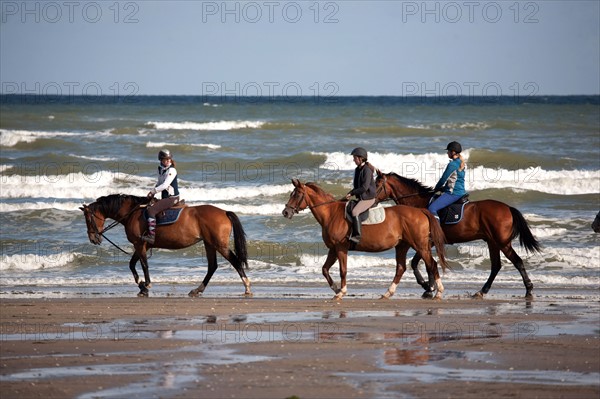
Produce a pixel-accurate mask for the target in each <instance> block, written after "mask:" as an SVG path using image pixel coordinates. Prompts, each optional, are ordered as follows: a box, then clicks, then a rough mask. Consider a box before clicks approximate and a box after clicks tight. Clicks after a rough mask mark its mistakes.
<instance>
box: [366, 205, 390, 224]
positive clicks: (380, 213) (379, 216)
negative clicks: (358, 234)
mask: <svg viewBox="0 0 600 399" xmlns="http://www.w3.org/2000/svg"><path fill="white" fill-rule="evenodd" d="M384 221H385V208H384V207H383V206H381V205H377V206H376V207H374V208H371V209H369V218H368V219H367V220H365V221H364V222H362V224H363V225H365V224H379V223H383V222H384Z"/></svg>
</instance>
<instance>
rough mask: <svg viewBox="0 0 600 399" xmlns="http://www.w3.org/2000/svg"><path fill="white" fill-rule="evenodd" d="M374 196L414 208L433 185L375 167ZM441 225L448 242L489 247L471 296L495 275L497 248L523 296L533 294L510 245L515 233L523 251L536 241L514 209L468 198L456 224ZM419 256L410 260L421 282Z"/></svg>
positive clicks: (489, 284) (480, 295)
mask: <svg viewBox="0 0 600 399" xmlns="http://www.w3.org/2000/svg"><path fill="white" fill-rule="evenodd" d="M376 185H377V199H378V200H379V201H386V200H389V199H391V200H393V201H394V202H395V203H396V204H402V205H409V206H413V207H417V208H426V207H427V205H428V204H429V200H430V199H431V197H432V195H433V189H432V188H431V187H426V186H424V185H423V184H421V183H420V182H418V181H417V180H414V179H409V178H406V177H402V176H400V175H397V174H396V173H388V174H384V173H382V172H381V171H379V170H378V171H377V180H376ZM442 229H443V230H444V233H445V235H446V240H447V241H446V242H447V243H449V244H454V243H461V242H469V241H474V240H483V241H485V242H486V243H487V245H488V248H489V251H490V259H491V262H492V266H491V267H492V270H491V272H490V276H489V278H488V280H487V281H486V283H485V284H484V285H483V288H481V290H480V291H479V292H477V293H475V294H474V295H473V297H474V298H483V296H484V295H485V294H487V293H488V291H489V290H490V288H491V287H492V283H493V282H494V279H495V278H496V275H497V274H498V272H499V271H500V268H501V267H502V264H501V261H500V251H502V253H503V254H504V255H505V256H506V257H507V258H508V259H509V260H510V261H511V262H512V264H513V265H514V266H515V267H516V268H517V270H518V271H519V273H520V274H521V277H522V278H523V284H525V290H526V292H525V296H526V297H527V298H531V297H533V293H532V290H533V284H532V283H531V280H530V279H529V276H528V275H527V271H525V266H524V265H523V260H522V259H521V258H520V257H519V255H517V253H516V252H515V250H514V249H513V247H512V244H511V242H512V240H513V239H515V238H517V237H519V242H520V244H521V246H522V247H525V250H526V251H527V252H541V247H540V243H539V242H538V240H537V239H536V238H535V237H534V236H533V234H532V233H531V230H530V229H529V225H528V224H527V221H526V220H525V218H524V217H523V214H521V212H519V211H518V210H517V209H515V208H513V207H511V206H508V205H506V204H505V203H503V202H500V201H495V200H483V201H470V202H468V203H467V204H466V205H465V207H464V215H463V220H462V221H460V222H459V223H457V224H443V225H442ZM419 260H420V256H419V254H418V253H417V254H416V255H415V257H414V258H413V259H412V261H411V266H412V268H413V271H414V273H415V277H417V282H419V283H420V284H421V283H422V282H423V277H421V274H420V273H419V270H418V268H417V265H418V264H419Z"/></svg>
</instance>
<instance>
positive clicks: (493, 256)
mask: <svg viewBox="0 0 600 399" xmlns="http://www.w3.org/2000/svg"><path fill="white" fill-rule="evenodd" d="M488 249H489V251H490V261H491V262H492V270H491V271H490V276H489V277H488V279H487V281H486V282H485V284H484V285H483V287H482V288H481V290H480V291H478V292H476V293H475V294H473V296H472V298H473V299H483V296H484V295H485V294H487V293H488V292H489V290H490V288H492V283H493V282H494V279H495V278H496V276H497V275H498V272H499V271H500V269H501V268H502V261H501V260H500V250H499V249H498V247H497V246H496V245H495V244H492V243H489V242H488Z"/></svg>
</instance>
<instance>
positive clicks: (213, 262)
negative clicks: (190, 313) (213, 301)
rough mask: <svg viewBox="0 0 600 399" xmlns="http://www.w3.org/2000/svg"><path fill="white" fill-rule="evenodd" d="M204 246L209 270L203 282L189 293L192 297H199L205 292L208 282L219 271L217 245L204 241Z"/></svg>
mask: <svg viewBox="0 0 600 399" xmlns="http://www.w3.org/2000/svg"><path fill="white" fill-rule="evenodd" d="M204 248H205V249H206V259H207V260H208V270H207V272H206V276H205V277H204V280H202V283H200V285H199V286H198V288H196V289H193V290H191V291H190V292H189V293H188V295H189V296H191V297H197V296H199V295H200V294H202V293H203V292H204V290H205V289H206V286H207V285H208V282H209V281H210V279H211V278H212V276H213V274H215V272H216V271H217V267H218V263H217V250H216V249H215V247H213V246H211V245H208V244H206V243H204Z"/></svg>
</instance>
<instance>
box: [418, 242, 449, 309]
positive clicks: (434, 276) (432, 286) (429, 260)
mask: <svg viewBox="0 0 600 399" xmlns="http://www.w3.org/2000/svg"><path fill="white" fill-rule="evenodd" d="M421 257H422V258H423V261H424V262H425V267H426V268H427V275H428V276H429V287H428V288H429V292H431V293H433V291H436V293H435V295H434V296H433V298H432V299H434V300H441V299H442V294H443V293H444V285H443V284H442V279H441V277H440V274H439V272H438V266H437V262H436V261H435V259H434V258H433V255H432V254H431V249H430V247H429V246H427V247H426V249H425V250H423V252H421ZM432 282H433V283H432ZM423 298H431V297H430V296H429V295H425V294H423Z"/></svg>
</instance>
